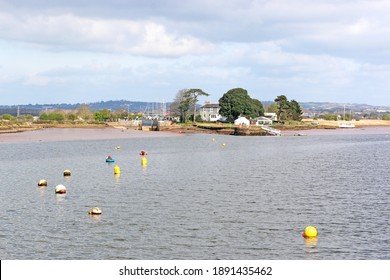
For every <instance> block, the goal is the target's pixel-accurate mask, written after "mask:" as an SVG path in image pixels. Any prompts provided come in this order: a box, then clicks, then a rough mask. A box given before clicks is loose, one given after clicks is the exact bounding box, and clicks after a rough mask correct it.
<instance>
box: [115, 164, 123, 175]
mask: <svg viewBox="0 0 390 280" xmlns="http://www.w3.org/2000/svg"><path fill="white" fill-rule="evenodd" d="M114 174H121V169H120V168H119V166H118V165H115V166H114Z"/></svg>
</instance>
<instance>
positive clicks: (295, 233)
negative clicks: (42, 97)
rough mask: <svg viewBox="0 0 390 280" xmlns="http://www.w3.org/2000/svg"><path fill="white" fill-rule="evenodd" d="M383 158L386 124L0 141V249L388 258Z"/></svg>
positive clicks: (388, 196) (54, 255) (389, 145)
mask: <svg viewBox="0 0 390 280" xmlns="http://www.w3.org/2000/svg"><path fill="white" fill-rule="evenodd" d="M117 146H120V147H121V148H120V149H116V147H117ZM140 150H145V151H148V155H147V160H148V165H147V166H146V167H142V166H141V157H140V156H139V151H140ZM107 155H111V156H112V157H114V158H115V160H116V162H115V163H106V162H105V157H106V156H107ZM115 164H117V165H118V166H120V168H121V174H120V176H119V177H118V176H114V173H113V168H114V166H115ZM65 169H69V170H71V172H72V175H71V176H70V177H69V178H65V177H63V171H64V170H65ZM389 170H390V136H389V135H387V134H368V135H367V134H362V135H349V134H343V135H309V136H306V137H292V136H282V137H238V136H221V135H205V134H193V135H192V134H191V135H184V136H182V137H165V138H164V137H155V138H154V137H149V138H134V139H108V140H85V141H51V142H24V143H22V142H21V143H0V179H1V180H0V258H1V259H38V260H47V259H48V260H51V259H75V260H79V259H86V260H95V259H104V260H105V259H140V260H143V259H145V260H146V259H206V260H216V259H277V260H284V259H288V260H291V259H294V260H295V259H296V260H307V259H332V260H340V259H390V206H389V202H390V172H389ZM40 179H46V180H47V181H48V186H47V187H46V188H39V187H38V186H37V182H38V181H39V180H40ZM58 184H63V185H65V186H66V188H67V193H66V194H63V195H56V194H55V193H54V188H55V186H56V185H58ZM95 206H96V207H99V208H101V210H102V215H100V216H91V215H88V210H89V209H91V208H92V207H95ZM308 225H313V226H315V227H316V228H317V231H318V237H317V238H316V239H304V238H303V237H302V236H301V233H302V231H303V230H304V228H305V227H306V226H308Z"/></svg>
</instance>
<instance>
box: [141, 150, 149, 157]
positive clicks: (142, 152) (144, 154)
mask: <svg viewBox="0 0 390 280" xmlns="http://www.w3.org/2000/svg"><path fill="white" fill-rule="evenodd" d="M147 154H148V152H145V151H140V152H139V155H140V156H146V155H147Z"/></svg>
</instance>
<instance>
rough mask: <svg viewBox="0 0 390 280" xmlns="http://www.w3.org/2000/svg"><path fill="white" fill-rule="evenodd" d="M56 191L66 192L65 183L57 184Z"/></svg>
mask: <svg viewBox="0 0 390 280" xmlns="http://www.w3.org/2000/svg"><path fill="white" fill-rule="evenodd" d="M55 192H56V193H66V187H65V186H64V185H57V186H56V188H55Z"/></svg>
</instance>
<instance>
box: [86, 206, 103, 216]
mask: <svg viewBox="0 0 390 280" xmlns="http://www.w3.org/2000/svg"><path fill="white" fill-rule="evenodd" d="M88 214H89V215H100V214H102V210H100V208H99V207H93V208H92V209H91V210H89V211H88Z"/></svg>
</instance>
